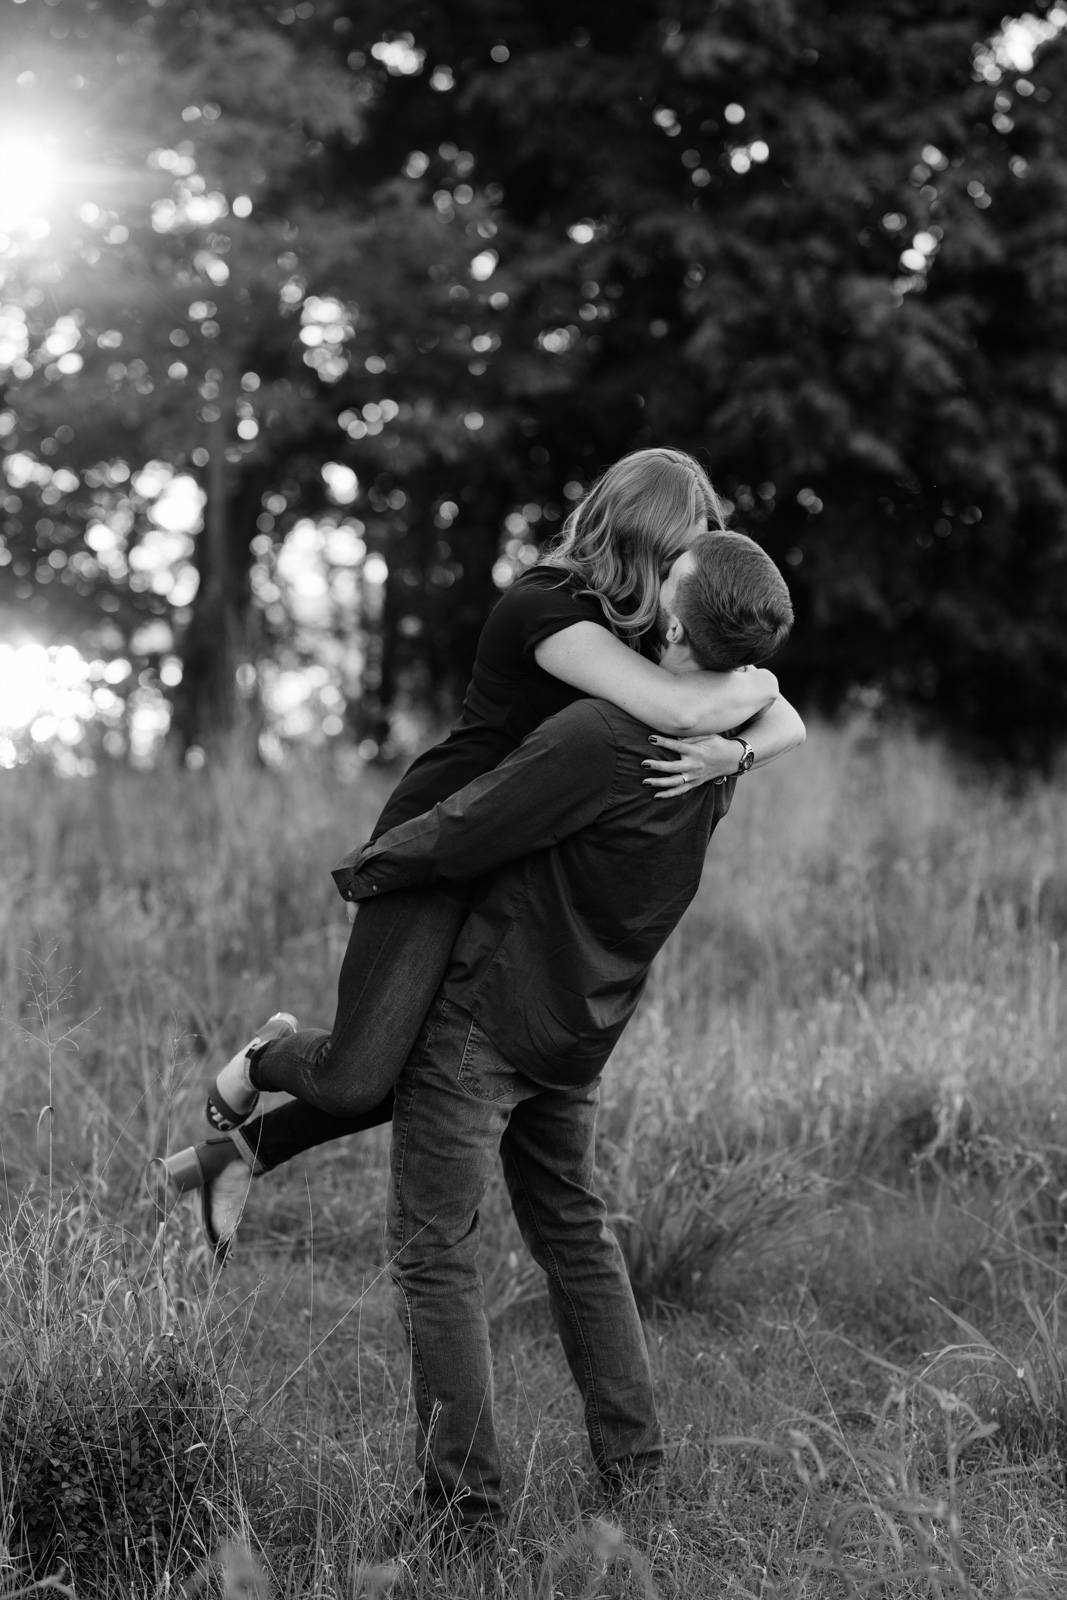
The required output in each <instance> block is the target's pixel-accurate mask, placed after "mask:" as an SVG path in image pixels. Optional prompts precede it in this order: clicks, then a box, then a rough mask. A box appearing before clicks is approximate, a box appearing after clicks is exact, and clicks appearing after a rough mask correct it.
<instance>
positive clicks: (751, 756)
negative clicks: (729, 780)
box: [730, 733, 756, 777]
mask: <svg viewBox="0 0 1067 1600" xmlns="http://www.w3.org/2000/svg"><path fill="white" fill-rule="evenodd" d="M730 738H731V739H732V740H733V741H734V742H735V743H736V744H739V745H740V746H741V759H740V761H739V762H738V763H737V774H736V775H737V777H740V776H741V774H742V772H750V771H751V770H752V763H753V762H754V761H755V759H756V752H755V750H753V748H752V746H751V745H750V744H749V742H748V740H747V739H742V737H741V735H740V734H739V733H731V735H730Z"/></svg>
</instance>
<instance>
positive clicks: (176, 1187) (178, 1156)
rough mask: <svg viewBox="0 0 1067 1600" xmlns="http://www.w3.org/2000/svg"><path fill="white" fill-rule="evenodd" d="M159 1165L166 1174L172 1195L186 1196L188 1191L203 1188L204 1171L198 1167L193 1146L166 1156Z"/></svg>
mask: <svg viewBox="0 0 1067 1600" xmlns="http://www.w3.org/2000/svg"><path fill="white" fill-rule="evenodd" d="M160 1164H161V1166H162V1167H163V1170H164V1172H165V1173H166V1176H167V1185H168V1187H169V1189H170V1192H171V1193H172V1194H173V1195H175V1196H177V1195H180V1194H188V1193H189V1191H190V1189H202V1188H203V1187H204V1169H203V1168H202V1167H201V1165H200V1158H199V1156H198V1155H197V1153H196V1146H195V1145H192V1144H191V1145H190V1146H189V1148H188V1149H187V1150H179V1151H177V1152H176V1153H175V1154H174V1155H172V1156H167V1157H166V1159H165V1160H164V1161H162V1162H161V1163H160Z"/></svg>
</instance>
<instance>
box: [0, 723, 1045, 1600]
mask: <svg viewBox="0 0 1067 1600" xmlns="http://www.w3.org/2000/svg"><path fill="white" fill-rule="evenodd" d="M0 781H2V784H3V789H4V802H5V803H4V805H3V806H2V808H0V813H2V814H0V855H2V859H3V862H4V879H5V889H6V891H7V892H6V894H5V896H4V898H3V902H2V904H0V993H2V995H3V1002H4V1003H3V1015H2V1018H0V1022H2V1026H0V1085H2V1089H3V1095H4V1106H5V1113H4V1116H3V1118H2V1121H0V1128H2V1155H3V1183H2V1186H0V1213H2V1217H0V1222H2V1227H0V1258H2V1267H3V1271H2V1277H0V1532H2V1534H3V1545H2V1547H0V1600H13V1597H14V1596H15V1595H16V1594H23V1593H27V1592H30V1591H31V1588H40V1587H42V1586H45V1587H47V1586H51V1587H53V1588H55V1587H59V1588H60V1589H62V1590H66V1591H67V1592H74V1593H76V1594H77V1595H79V1596H82V1597H86V1600H89V1597H95V1596H98V1595H99V1596H109V1597H110V1596H126V1595H129V1596H145V1597H149V1596H152V1597H154V1596H157V1595H159V1596H162V1595H170V1594H174V1595H177V1594H180V1593H188V1594H190V1595H191V1594H194V1593H203V1594H208V1593H223V1594H226V1595H231V1596H238V1595H242V1596H249V1597H251V1596H256V1595H267V1594H274V1595H278V1596H285V1597H294V1600H295V1597H297V1596H307V1597H311V1596H323V1597H334V1596H337V1597H341V1596H344V1597H348V1596H353V1597H354V1596H357V1595H359V1594H367V1595H371V1594H384V1593H389V1594H391V1595H395V1596H398V1597H402V1596H408V1595H412V1596H414V1595H443V1596H455V1597H467V1596H471V1597H473V1596H476V1595H483V1594H484V1595H487V1596H493V1595H501V1596H502V1595H508V1596H512V1595H514V1596H519V1597H529V1600H535V1597H536V1600H548V1597H549V1596H553V1595H554V1596H559V1597H568V1600H593V1597H594V1596H604V1597H609V1596H620V1597H621V1596H650V1595H658V1596H660V1597H662V1600H666V1597H668V1596H686V1597H689V1596H692V1597H704V1596H707V1597H709V1600H710V1597H716V1600H719V1597H737V1600H742V1597H750V1600H755V1597H759V1600H801V1597H804V1600H814V1597H819V1596H833V1597H836V1596H842V1597H851V1596H855V1597H859V1596H862V1597H868V1596H870V1597H875V1596H877V1597H879V1600H890V1597H892V1600H896V1597H904V1596H931V1597H941V1596H945V1597H948V1596H953V1597H955V1596H961V1597H978V1596H981V1597H987V1596H988V1597H993V1596H998V1597H1000V1596H1003V1597H1005V1600H1007V1597H1009V1596H1010V1597H1019V1600H1021V1597H1028V1600H1039V1597H1048V1600H1053V1597H1058V1600H1062V1596H1063V1595H1064V1594H1067V1324H1065V1323H1064V1315H1067V1301H1065V1298H1064V1285H1065V1282H1067V1278H1065V1270H1067V1251H1065V1249H1064V1245H1065V1238H1067V1236H1065V1223H1067V1143H1065V1136H1064V1131H1063V1130H1064V1127H1065V1125H1067V1087H1065V1073H1064V1022H1063V1020H1062V1018H1061V1001H1062V998H1063V995H1064V978H1063V973H1062V971H1061V959H1060V949H1061V944H1062V942H1063V938H1064V933H1065V931H1067V784H1065V783H1064V782H1063V781H1047V782H1036V781H1035V782H1034V783H1033V784H1031V785H1030V786H1027V787H1022V786H1020V787H1019V788H1018V789H1016V790H1015V791H1009V789H1008V788H1006V787H1004V786H1003V785H1001V784H1000V783H998V782H995V781H993V780H992V779H990V778H989V777H988V776H986V775H983V774H981V773H975V772H968V771H966V770H963V769H960V768H958V767H956V766H954V765H953V764H952V763H951V762H950V760H949V759H948V757H947V756H946V755H945V754H944V753H943V752H942V751H940V750H939V749H938V748H937V747H934V746H930V745H924V744H921V743H919V742H918V741H917V740H915V739H914V738H913V737H911V736H909V735H907V734H905V733H902V732H896V733H889V734H884V735H881V734H878V733H877V732H875V731H874V730H871V729H868V728H864V727H861V726H856V727H853V728H851V729H849V730H832V729H820V728H816V729H815V730H813V731H812V732H811V733H810V735H809V739H808V743H807V745H806V746H805V747H804V749H803V750H802V751H800V752H798V753H797V754H796V755H794V756H792V757H790V758H787V759H786V760H784V761H783V762H781V763H780V764H779V765H778V766H777V767H774V768H771V769H768V770H767V771H765V772H761V773H759V774H756V775H754V776H753V777H752V778H751V779H747V780H745V781H744V782H743V783H742V784H741V785H740V786H739V790H738V794H737V798H736V801H735V805H734V809H733V811H732V813H731V815H730V816H729V818H728V819H727V820H726V822H725V823H724V824H723V826H722V828H721V829H720V831H719V832H718V834H717V835H716V837H715V839H714V841H713V844H712V849H711V853H710V855H709V860H708V866H707V870H706V873H705V879H704V883H703V885H702V887H701V890H700V893H699V896H698V898H697V900H696V902H695V903H694V905H693V907H692V908H691V910H690V912H689V913H688V915H687V917H686V919H685V921H684V922H683V924H682V926H681V927H680V928H679V930H678V932H677V933H676V935H675V937H674V939H673V940H672V942H671V944H670V945H669V946H668V948H667V950H666V951H665V952H664V953H663V956H662V957H661V958H660V961H659V963H658V966H657V969H656V971H655V973H654V976H653V980H652V982H651V983H650V986H649V991H648V995H647V998H646V1000H645V1002H644V1003H643V1006H642V1009H641V1011H640V1012H639V1015H638V1017H637V1018H636V1019H635V1021H634V1023H633V1024H632V1026H631V1028H630V1030H629V1032H628V1033H627V1034H626V1036H625V1037H624V1039H623V1041H622V1043H621V1045H620V1046H619V1048H618V1050H617V1051H616V1053H615V1056H614V1057H613V1059H612V1062H611V1063H610V1065H609V1068H608V1071H607V1074H606V1080H605V1109H604V1113H603V1117H602V1124H601V1135H600V1144H599V1150H598V1160H599V1165H600V1169H601V1178H602V1187H603V1191H604V1193H605V1195H606V1196H607V1197H608V1198H609V1201H610V1204H611V1207H612V1210H613V1213H614V1214H615V1218H616V1227H617V1231H618V1233H619V1236H620V1239H621V1241H622V1243H623V1246H624V1249H625V1251H626V1255H627V1259H628V1262H629V1264H630V1269H631V1274H632V1277H633V1280H634V1285H635V1288H636V1291H637V1293H638V1296H639V1299H640V1302H641V1304H642V1307H643V1309H644V1310H645V1311H646V1312H647V1316H648V1323H647V1334H648V1340H649V1345H650V1349H651V1353H652V1360H653V1363H654V1367H655V1371H656V1378H657V1384H658V1392H659V1395H660V1398H661V1402H662V1412H663V1418H664V1423H665V1426H666V1431H667V1434H668V1438H669V1442H670V1489H671V1513H670V1516H671V1522H670V1526H669V1527H668V1526H665V1525H664V1524H663V1523H662V1522H651V1523H649V1522H647V1521H646V1522H642V1521H641V1519H640V1518H639V1517H638V1518H635V1519H631V1520H626V1519H623V1520H622V1521H611V1520H605V1515H604V1512H603V1508H602V1507H600V1506H599V1504H598V1500H597V1494H596V1485H595V1483H594V1481H593V1478H592V1470H591V1465H590V1462H589V1457H588V1452H587V1448H586V1444H585V1439H584V1434H583V1431H582V1426H581V1416H580V1409H579V1405H578V1400H577V1396H576V1394H575V1393H574V1391H573V1389H572V1387H571V1385H570V1382H569V1378H568V1375H567V1373H566V1368H565V1365H564V1363H563V1359H562V1355H561V1352H560V1350H559V1347H558V1344H557V1342H556V1340H555V1336H554V1334H553V1332H552V1329H551V1326H550V1323H549V1318H548V1313H547V1306H546V1303H545V1300H544V1298H543V1296H542V1293H541V1289H540V1284H539V1282H538V1280H537V1277H536V1275H535V1273H534V1272H533V1271H532V1270H531V1269H530V1268H529V1266H528V1264H527V1262H526V1260H525V1258H524V1256H523V1253H522V1247H521V1245H520V1243H519V1240H518V1234H517V1230H516V1229H515V1226H514V1224H513V1223H512V1221H511V1219H510V1217H509V1216H508V1214H507V1209H506V1206H505V1205H504V1204H503V1203H502V1191H501V1193H500V1195H494V1197H493V1203H492V1204H491V1205H489V1206H487V1207H486V1211H485V1217H484V1221H483V1245H482V1249H483V1270H484V1276H485V1281H486V1294H487V1300H488V1304H489V1306H490V1308H491V1316H492V1321H493V1330H494V1339H495V1346H496V1355H497V1385H498V1387H497V1411H498V1416H499V1422H500V1428H501V1435H502V1438H503V1439H504V1441H505V1445H506V1450H507V1455H508V1462H509V1475H510V1487H511V1490H512V1493H513V1496H514V1504H515V1511H514V1516H513V1519H512V1526H511V1529H510V1532H511V1535H512V1537H511V1539H510V1541H509V1542H508V1543H507V1544H506V1545H505V1546H504V1547H502V1548H501V1550H500V1551H499V1552H496V1553H495V1554H493V1555H492V1557H485V1558H482V1559H480V1560H478V1561H474V1560H472V1559H470V1558H469V1557H467V1556H465V1555H456V1554H453V1555H449V1554H448V1552H444V1553H442V1552H440V1551H434V1550H432V1549H430V1548H429V1547H428V1546H427V1545H426V1544H425V1543H421V1542H420V1539H419V1536H418V1534H417V1533H415V1532H411V1533H404V1531H403V1529H402V1528H401V1527H400V1526H399V1525H398V1520H397V1519H398V1515H399V1514H400V1512H401V1511H402V1508H403V1505H404V1502H405V1497H406V1496H407V1494H408V1492H409V1490H410V1489H411V1487H412V1482H413V1469H412V1464H411V1458H410V1425H411V1415H410V1406H409V1396H408V1388H407V1373H406V1358H405V1351H404V1349H403V1346H402V1343H401V1340H400V1335H399V1328H398V1327H397V1326H395V1319H394V1315H393V1311H392V1307H391V1300H390V1296H389V1293H388V1291H387V1287H386V1282H385V1279H384V1276H383V1273H382V1267H381V1262H382V1231H383V1217H382V1211H383V1193H384V1173H385V1166H386V1156H387V1145H386V1142H385V1136H384V1134H382V1133H376V1134H374V1135H369V1136H360V1137H357V1138H355V1139H351V1140H348V1141H345V1142H342V1143H339V1144H338V1145H336V1146H333V1147H329V1148H327V1149H326V1150H324V1151H322V1152H319V1153H317V1154H315V1155H314V1157H313V1159H311V1160H310V1161H309V1162H308V1164H307V1165H306V1166H305V1165H303V1164H300V1163H294V1164H293V1165H292V1167H291V1168H289V1169H288V1170H286V1171H285V1172H283V1173H279V1174H275V1175H273V1176H271V1177H269V1178H267V1179H265V1180H263V1181H261V1182H258V1183H256V1184H255V1185H254V1186H253V1190H252V1194H251V1197H250V1200H249V1205H248V1210H247V1213H246V1218H245V1221H244V1224H243V1225H242V1229H241V1234H240V1238H239V1244H238V1247H237V1249H236V1251H235V1253H234V1255H233V1258H232V1260H231V1262H230V1264H229V1265H228V1266H227V1268H226V1270H225V1272H224V1273H223V1274H222V1276H221V1277H220V1278H219V1279H217V1280H214V1281H213V1279H212V1276H211V1274H210V1272H209V1269H208V1259H207V1252H206V1248H205V1246H204V1244H203V1242H202V1241H201V1240H200V1238H199V1235H198V1231H197V1220H196V1214H195V1211H194V1210H193V1209H192V1207H191V1206H182V1207H179V1208H178V1209H176V1210H175V1212H174V1213H173V1215H172V1216H171V1218H170V1220H169V1222H168V1224H167V1227H166V1228H165V1229H164V1230H163V1231H162V1232H157V1230H156V1228H155V1218H154V1214H153V1212H152V1210H151V1208H150V1206H149V1203H148V1200H147V1197H146V1195H145V1191H144V1189H143V1186H142V1172H143V1167H144V1163H145V1160H146V1159H147V1157H148V1156H150V1155H154V1154H157V1153H161V1152H164V1151H166V1150H167V1149H177V1148H178V1147H180V1146H181V1145H182V1144H185V1143H188V1142H189V1141H190V1140H191V1139H193V1138H195V1137H198V1136H199V1134H200V1116H201V1101H202V1089H203V1084H204V1081H205V1077H206V1074H207V1071H208V1068H209V1065H210V1064H211V1063H216V1062H218V1061H219V1060H220V1059H221V1058H223V1057H225V1056H226V1055H228V1054H229V1053H230V1052H231V1051H232V1049H233V1048H234V1047H235V1046H236V1045H237V1044H238V1043H239V1042H241V1041H242V1040H243V1039H244V1038H246V1037H247V1036H248V1034H249V1032H250V1029H251V1027H252V1026H253V1025H254V1024H255V1023H256V1022H257V1021H258V1020H261V1019H262V1017H264V1016H265V1015H267V1014H269V1012H271V1011H273V1010H275V1009H278V1008H279V1007H283V1006H284V1007H285V1008H287V1009H292V1010H294V1011H296V1012H297V1014H298V1015H299V1016H300V1017H301V1019H302V1020H306V1021H308V1022H328V1021H329V1019H330V1017H331V1015H332V994H333V985H334V981H335V974H336V970H337V966H338V962H339V958H340V954H341V951H342V949H343V947H344V941H345V938H346V934H347V923H346V920H345V911H344V907H343V905H342V903H341V902H340V900H339V899H337V897H336V895H335V893H334V891H333V887H332V883H331V880H330V879H329V875H328V868H329V866H330V865H331V864H332V863H333V861H334V860H335V859H336V858H337V857H338V856H339V855H340V854H341V853H342V852H343V851H344V850H345V849H347V848H349V847H350V846H351V845H352V844H354V843H355V842H357V841H358V840H359V839H360V838H361V837H362V836H363V834H364V832H365V829H366V826H367V824H368V823H369V821H370V820H371V818H372V817H373V815H374V812H375V810H376V806H377V804H378V803H379V802H380V799H381V796H382V790H381V789H380V788H375V787H374V782H375V780H372V779H370V778H368V779H365V780H362V782H356V783H352V782H349V783H347V784H346V783H343V782H341V781H340V779H339V778H337V777H336V776H334V775H331V773H330V771H329V770H327V769H326V768H325V767H322V766H317V767H312V766H308V767H306V768H302V769H298V770H294V771H292V772H288V773H263V772H249V771H245V770H236V769H235V770H233V771H229V772H225V773H220V772H217V771H216V772H211V771H207V770H205V771H201V772H190V773H182V774H175V773H172V772H156V773H150V774H134V773H129V772H125V771H116V772H113V773H102V774H101V775H99V776H98V777H97V778H94V779H91V780H79V781H76V782H62V781H60V780H57V779H55V778H53V777H51V776H49V775H48V774H47V773H45V772H43V771H38V770H29V769H22V770H19V771H16V772H10V773H5V774H3V775H2V780H0ZM49 1106H51V1107H53V1108H54V1109H53V1111H52V1112H51V1113H50V1112H49V1111H48V1110H47V1109H46V1108H47V1107H49ZM498 1202H501V1203H498ZM1061 1302H1063V1303H1064V1306H1065V1312H1064V1314H1063V1315H1061ZM27 1551H30V1552H31V1553H32V1557H33V1560H32V1562H31V1564H30V1565H29V1566H28V1565H27V1560H26V1552H27Z"/></svg>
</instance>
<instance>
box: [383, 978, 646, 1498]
mask: <svg viewBox="0 0 1067 1600" xmlns="http://www.w3.org/2000/svg"><path fill="white" fill-rule="evenodd" d="M598 1100H599V1084H598V1083H597V1082H594V1083H591V1084H586V1085H584V1086H583V1087H581V1088H577V1089H543V1088H541V1087H540V1086H539V1085H538V1084H536V1083H533V1082H532V1081H531V1080H530V1079H529V1078H525V1077H523V1076H522V1074H521V1073H519V1072H517V1071H516V1070H515V1069H514V1068H513V1067H511V1066H510V1065H509V1064H508V1062H507V1061H506V1060H505V1059H504V1057H503V1056H502V1055H501V1054H500V1052H499V1051H498V1050H497V1048H496V1046H495V1045H494V1044H493V1043H492V1042H491V1041H490V1040H489V1039H488V1038H487V1036H486V1035H485V1034H484V1033H483V1032H482V1030H481V1028H480V1027H479V1026H478V1024H477V1023H476V1022H475V1021H474V1019H473V1018H472V1017H471V1016H469V1015H468V1014H467V1012H465V1011H464V1010H462V1009H461V1008H460V1007H459V1006H456V1005H454V1004H452V1003H451V1002H449V1001H447V1000H440V999H439V1000H438V1001H436V1002H435V1004H434V1006H433V1009H432V1010H431V1012H430V1014H429V1016H428V1017H427V1019H426V1026H425V1028H424V1029H423V1032H422V1034H421V1036H420V1038H419V1041H418V1044H417V1045H416V1047H415V1050H414V1052H413V1053H412V1055H411V1057H410V1059H409V1061H408V1064H407V1066H406V1067H405V1069H404V1071H403V1073H402V1074H401V1076H400V1079H399V1081H398V1083H397V1085H396V1106H395V1110H394V1113H393V1147H392V1182H391V1186H390V1195H389V1246H390V1256H391V1261H390V1272H391V1274H392V1277H393V1279H394V1282H395V1283H396V1284H397V1286H398V1289H399V1291H400V1295H399V1298H400V1315H401V1320H402V1321H403V1323H404V1325H405V1328H406V1329H407V1332H408V1335H409V1337H410V1341H411V1358H412V1385H413V1388H414V1393H415V1408H416V1412H417V1416H418V1422H419V1445H418V1452H417V1455H418V1463H419V1466H420V1468H421V1469H422V1470H423V1472H424V1475H425V1484H426V1494H427V1499H428V1501H429V1502H430V1505H431V1506H432V1507H434V1508H441V1509H443V1508H444V1506H446V1505H447V1506H449V1508H450V1510H451V1513H452V1515H453V1516H454V1517H455V1518H456V1520H457V1521H459V1522H461V1523H471V1522H477V1521H479V1520H481V1519H484V1518H490V1519H492V1520H495V1521H499V1520H501V1519H502V1517H503V1514H504V1512H503V1504H502V1501H501V1494H500V1452H499V1448H498V1446H497V1439H496V1433H495V1430H494V1427H493V1378H492V1360H491V1356H490V1349H489V1329H488V1324H487V1321H486V1316H485V1308H484V1305H483V1300H482V1282H481V1276H480V1274H479V1271H478V1262H477V1256H478V1209H479V1207H480V1206H481V1204H482V1201H483V1199H484V1196H485V1191H486V1186H487V1185H488V1183H489V1180H490V1178H491V1176H492V1173H493V1171H494V1169H495V1166H496V1159H497V1154H498V1152H499V1154H500V1156H501V1158H502V1160H503V1166H504V1177H505V1180H506V1182H507V1186H508V1192H509V1194H510V1196H511V1203H512V1206H513V1208H514V1211H515V1216H516V1218H517V1220H518V1223H519V1227H520V1228H521V1230H522V1235H523V1238H524V1239H525V1241H526V1244H527V1246H528V1248H529V1250H530V1252H531V1254H532V1255H533V1257H534V1260H535V1261H536V1262H537V1263H538V1265H539V1266H540V1267H542V1268H543V1270H544V1272H545V1273H546V1275H547V1278H548V1294H549V1302H550V1305H551V1309H552V1315H553V1318H554V1321H555V1324H556V1327H557V1329H558V1331H559V1335H560V1338H561V1339H562V1341H563V1349H564V1353H565V1355H566V1357H567V1361H568V1363H569V1365H570V1369H571V1372H572V1373H573V1375H574V1379H575V1382H576V1383H577V1385H578V1388H579V1390H580V1392H581V1395H582V1399H583V1402H584V1405H585V1423H586V1428H587V1430H588V1434H589V1442H590V1445H591V1446H592V1452H593V1459H594V1461H595V1462H596V1465H597V1466H598V1467H599V1469H600V1471H601V1472H602V1474H604V1476H605V1477H606V1478H608V1479H609V1480H613V1479H614V1480H618V1479H622V1480H624V1481H628V1480H630V1479H634V1480H638V1481H639V1480H641V1479H642V1478H644V1477H646V1476H647V1475H650V1474H652V1473H654V1472H655V1471H656V1469H657V1468H658V1467H659V1466H660V1464H661V1462H662V1455H663V1436H662V1432H661V1430H660V1425H659V1419H658V1417H657V1415H656V1406H655V1400H654V1397H653V1393H652V1379H651V1373H650V1370H649V1362H648V1352H647V1350H646V1348H645V1341H644V1336H643V1334H642V1331H641V1323H640V1320H639V1318H638V1315H637V1307H636V1305H635V1304H634V1298H633V1294H632V1292H631V1289H630V1284H629V1280H628V1278H627V1276H626V1267H625V1264H624V1262H623V1258H622V1252H621V1251H620V1249H619V1246H618V1244H617V1243H616V1241H615V1239H614V1237H613V1236H612V1234H611V1233H610V1232H609V1231H608V1228H607V1225H606V1222H605V1211H604V1206H603V1203H602V1202H601V1201H600V1200H599V1199H598V1198H597V1196H596V1195H595V1194H594V1193H593V1191H592V1183H593V1143H594V1133H595V1124H596V1112H597V1103H598Z"/></svg>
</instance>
